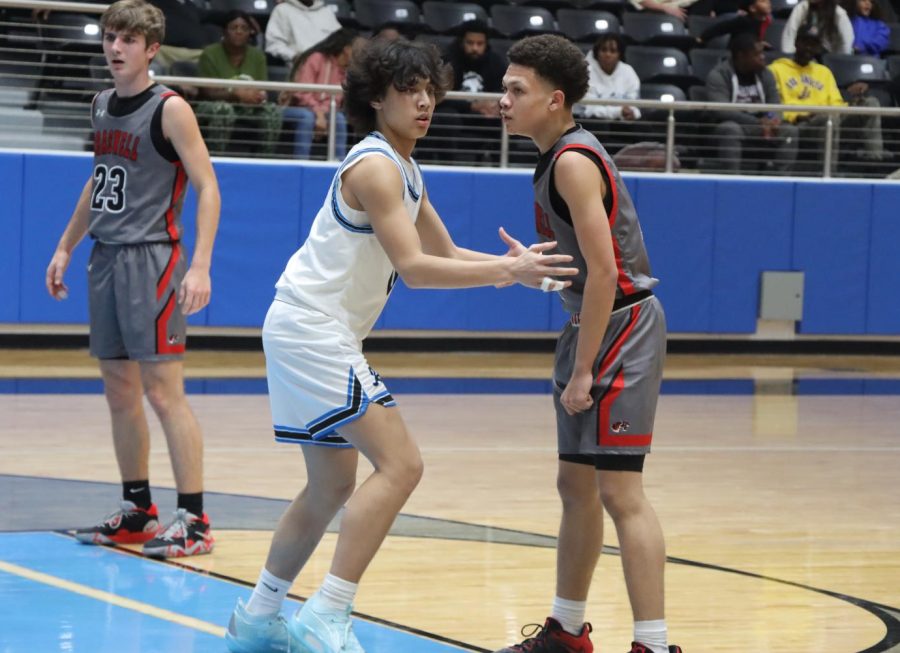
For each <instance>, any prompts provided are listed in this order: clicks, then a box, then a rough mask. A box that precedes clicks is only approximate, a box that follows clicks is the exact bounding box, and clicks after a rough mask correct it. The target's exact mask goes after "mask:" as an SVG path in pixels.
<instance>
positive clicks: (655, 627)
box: [634, 619, 669, 653]
mask: <svg viewBox="0 0 900 653" xmlns="http://www.w3.org/2000/svg"><path fill="white" fill-rule="evenodd" d="M634 641H636V642H637V643H638V644H643V645H644V646H646V647H647V648H649V649H650V650H651V651H653V653H669V642H668V631H667V629H666V620H665V619H654V620H653V621H635V622H634Z"/></svg>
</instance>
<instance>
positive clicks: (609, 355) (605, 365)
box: [594, 304, 641, 383]
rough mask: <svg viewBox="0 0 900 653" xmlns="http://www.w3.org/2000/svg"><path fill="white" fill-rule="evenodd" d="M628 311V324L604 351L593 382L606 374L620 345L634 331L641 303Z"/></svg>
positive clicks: (620, 347) (598, 381) (620, 348)
mask: <svg viewBox="0 0 900 653" xmlns="http://www.w3.org/2000/svg"><path fill="white" fill-rule="evenodd" d="M630 312H631V317H630V319H629V320H628V326H626V327H625V330H624V331H622V333H620V334H619V337H618V338H616V339H615V341H613V344H612V346H611V347H610V348H609V350H608V351H607V352H606V355H605V356H604V357H603V360H601V361H600V369H599V371H598V372H597V378H596V379H595V380H594V382H595V383H600V379H602V378H603V375H604V374H606V372H607V371H608V370H609V368H610V367H611V366H612V364H613V363H615V362H616V358H617V357H618V355H619V352H620V351H621V350H622V345H624V344H625V341H626V340H628V336H630V335H631V332H632V331H634V327H635V326H636V325H637V321H638V316H639V315H640V314H641V305H640V304H635V305H634V306H632V307H631V311H630Z"/></svg>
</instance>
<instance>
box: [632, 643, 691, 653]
mask: <svg viewBox="0 0 900 653" xmlns="http://www.w3.org/2000/svg"><path fill="white" fill-rule="evenodd" d="M628 653H653V652H652V651H651V650H650V649H649V648H647V647H646V646H644V645H643V644H639V643H637V642H631V650H630V651H629V652H628ZM669 653H684V651H682V650H681V647H680V646H675V644H670V645H669Z"/></svg>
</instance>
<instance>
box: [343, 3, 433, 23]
mask: <svg viewBox="0 0 900 653" xmlns="http://www.w3.org/2000/svg"><path fill="white" fill-rule="evenodd" d="M353 6H354V8H355V10H356V13H355V17H356V21H357V22H358V23H359V24H360V25H362V26H363V27H367V28H369V29H374V28H376V27H378V26H380V25H385V24H388V23H389V24H393V25H402V26H403V27H404V28H407V29H418V28H419V27H421V21H420V16H421V12H420V11H419V5H417V4H416V3H415V2H412V1H411V0H356V1H355V2H354V5H353Z"/></svg>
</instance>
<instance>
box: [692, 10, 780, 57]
mask: <svg viewBox="0 0 900 653" xmlns="http://www.w3.org/2000/svg"><path fill="white" fill-rule="evenodd" d="M739 6H740V11H741V13H740V14H739V15H737V16H734V17H733V18H726V19H724V20H720V21H718V22H717V23H714V24H713V25H710V26H709V27H708V28H706V29H705V30H704V31H703V34H701V35H700V42H701V43H702V44H703V45H706V46H708V45H709V43H710V42H711V41H713V40H714V39H716V38H718V37H720V36H724V35H726V34H727V35H728V36H729V39H731V38H734V36H735V35H736V34H744V33H746V34H752V35H753V36H755V37H756V38H757V39H759V40H760V41H762V42H763V43H764V44H765V45H766V48H767V49H770V48H772V47H778V44H777V43H776V44H772V45H770V44H768V43H767V42H766V30H768V28H769V25H771V24H772V0H740V3H739ZM729 43H730V40H729Z"/></svg>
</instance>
